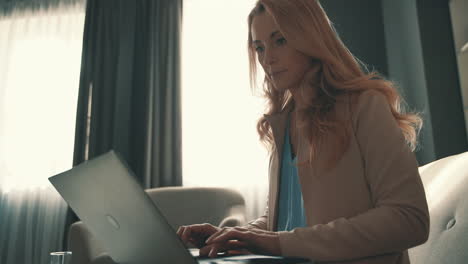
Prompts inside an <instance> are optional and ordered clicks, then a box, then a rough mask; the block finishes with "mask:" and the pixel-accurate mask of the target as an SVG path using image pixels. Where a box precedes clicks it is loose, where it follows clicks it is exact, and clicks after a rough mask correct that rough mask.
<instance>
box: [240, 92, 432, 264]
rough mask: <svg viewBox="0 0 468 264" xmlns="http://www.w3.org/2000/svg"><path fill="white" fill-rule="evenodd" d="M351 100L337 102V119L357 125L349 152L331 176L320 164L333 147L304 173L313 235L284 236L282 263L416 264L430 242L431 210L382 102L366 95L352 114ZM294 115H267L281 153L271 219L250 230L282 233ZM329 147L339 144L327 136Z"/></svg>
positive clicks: (272, 171)
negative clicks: (415, 251)
mask: <svg viewBox="0 0 468 264" xmlns="http://www.w3.org/2000/svg"><path fill="white" fill-rule="evenodd" d="M349 98H350V97H349V96H341V97H339V98H338V101H337V102H336V104H335V111H336V114H338V115H341V117H344V118H351V120H352V128H353V132H354V133H353V134H352V135H351V142H350V146H349V148H348V150H347V151H346V152H345V154H344V155H343V156H342V158H341V159H340V161H339V162H338V164H337V166H335V167H334V168H333V169H331V170H329V171H327V172H325V171H324V170H323V169H322V168H321V166H320V164H322V163H323V162H324V160H323V159H322V160H321V159H320V158H321V157H327V155H328V153H329V151H333V149H331V148H329V147H328V148H327V145H328V146H330V144H323V145H322V146H323V147H321V148H320V151H319V152H318V153H319V156H320V157H319V160H318V162H317V163H315V165H313V166H307V167H300V168H299V169H298V175H299V181H300V184H301V189H302V195H303V199H304V208H305V212H306V216H307V227H302V228H295V229H293V230H292V231H280V232H278V234H279V239H280V247H281V255H283V256H289V257H303V258H307V259H310V260H312V261H314V263H320V262H333V263H343V264H344V263H346V264H350V263H353V264H358V263H359V264H364V263H365V264H371V263H372V264H377V263H379V264H390V263H392V264H407V263H410V262H409V257H408V248H411V247H414V246H417V245H420V244H423V243H424V242H426V241H427V239H428V236H429V210H428V206H427V201H426V195H425V191H424V187H423V184H422V181H421V178H420V175H419V171H418V163H417V160H416V158H415V155H414V153H413V152H411V150H410V148H409V146H408V145H407V144H406V142H405V140H404V137H403V134H402V132H401V130H400V128H399V127H398V125H397V123H396V121H395V119H394V117H393V116H392V114H391V112H390V107H389V104H388V103H387V101H386V98H385V96H384V95H383V94H381V93H380V92H378V91H374V90H369V91H366V92H364V93H362V94H361V95H360V96H359V97H358V103H357V104H355V105H354V106H352V105H351V104H350V99H349ZM291 109H292V107H291V105H288V106H287V107H286V108H285V109H284V110H283V111H282V112H281V113H279V114H274V115H265V118H266V119H267V121H268V122H269V123H270V125H271V127H272V131H273V136H274V140H275V144H276V146H277V147H278V148H277V150H278V151H276V152H274V154H273V155H271V156H270V166H269V195H268V202H267V206H266V210H265V213H264V215H263V216H261V217H260V218H258V219H256V220H253V221H251V222H249V223H248V224H247V226H246V227H249V228H260V229H264V230H269V231H277V230H276V224H277V219H278V215H277V214H278V212H277V211H278V210H277V208H278V191H279V185H280V182H279V180H280V171H281V168H280V162H279V161H281V160H282V157H281V154H282V150H283V141H284V132H285V131H284V130H285V127H286V118H287V115H288V113H289V112H290V111H291ZM348 120H349V119H348ZM298 140H299V144H298V146H297V148H298V150H297V155H298V160H299V161H302V160H304V158H305V157H308V148H307V144H306V141H305V139H304V138H302V137H299V139H298ZM329 140H334V139H333V138H332V137H330V136H328V137H327V139H326V141H325V142H327V141H328V142H330V141H329ZM319 175H320V177H317V176H319Z"/></svg>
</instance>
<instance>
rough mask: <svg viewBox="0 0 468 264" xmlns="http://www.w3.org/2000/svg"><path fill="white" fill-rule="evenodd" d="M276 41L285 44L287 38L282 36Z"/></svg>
mask: <svg viewBox="0 0 468 264" xmlns="http://www.w3.org/2000/svg"><path fill="white" fill-rule="evenodd" d="M276 42H281V44H284V42H286V39H285V38H280V39H278V40H277V41H276Z"/></svg>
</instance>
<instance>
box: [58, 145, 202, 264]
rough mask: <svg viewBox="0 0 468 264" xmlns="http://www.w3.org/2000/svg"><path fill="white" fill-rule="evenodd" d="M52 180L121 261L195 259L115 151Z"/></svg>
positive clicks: (143, 263) (187, 263)
mask: <svg viewBox="0 0 468 264" xmlns="http://www.w3.org/2000/svg"><path fill="white" fill-rule="evenodd" d="M49 181H50V182H51V183H52V185H53V186H54V187H55V188H56V189H57V191H58V192H59V193H60V194H61V196H62V197H63V198H64V199H65V201H66V202H67V203H68V205H69V206H70V207H71V208H72V209H73V211H74V212H75V213H76V214H77V215H78V217H79V218H80V219H81V220H82V221H83V222H84V223H85V224H86V226H87V227H88V228H89V230H90V231H91V232H92V233H93V234H94V235H95V236H96V238H97V239H98V240H100V241H101V242H102V244H103V246H104V247H105V248H106V249H107V252H108V253H109V255H110V256H111V257H112V258H113V259H114V260H115V261H116V262H118V263H120V264H155V263H159V264H162V263H171V264H174V263H178V264H196V263H197V261H196V260H195V259H194V258H193V257H192V255H191V254H190V252H189V251H188V250H187V249H186V248H185V245H184V244H183V243H182V241H181V240H180V239H179V237H178V236H177V234H176V233H175V231H174V230H173V229H172V227H171V226H170V225H169V224H168V223H167V221H166V219H165V218H164V216H163V215H162V214H161V212H160V211H159V210H158V208H157V207H156V206H155V204H154V203H153V201H152V200H151V198H150V197H149V196H148V194H147V193H146V192H145V191H144V190H143V189H142V187H141V186H140V185H139V184H138V182H137V181H136V179H135V177H134V175H133V172H132V171H131V170H130V169H129V167H128V165H127V164H126V162H125V161H124V160H123V159H122V158H121V156H120V155H119V154H118V153H116V152H115V151H110V152H107V153H105V154H103V155H101V156H98V157H96V158H94V159H92V160H89V161H86V162H84V163H82V164H80V165H78V166H76V167H74V168H72V169H70V170H68V171H66V172H63V173H60V174H58V175H55V176H53V177H50V178H49Z"/></svg>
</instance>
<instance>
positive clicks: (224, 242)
mask: <svg viewBox="0 0 468 264" xmlns="http://www.w3.org/2000/svg"><path fill="white" fill-rule="evenodd" d="M206 244H207V247H210V246H211V250H210V252H209V253H208V256H209V257H211V258H212V257H216V256H217V254H218V252H220V251H228V250H229V249H239V248H244V249H246V250H248V251H249V252H251V253H253V254H260V255H272V256H280V255H281V248H280V243H279V236H278V233H277V232H271V231H265V230H261V229H247V228H242V227H224V228H222V229H220V230H219V231H217V232H216V233H213V234H212V235H211V236H210V237H209V238H208V239H207V240H206ZM200 253H201V250H200Z"/></svg>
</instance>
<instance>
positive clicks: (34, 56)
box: [0, 0, 85, 264]
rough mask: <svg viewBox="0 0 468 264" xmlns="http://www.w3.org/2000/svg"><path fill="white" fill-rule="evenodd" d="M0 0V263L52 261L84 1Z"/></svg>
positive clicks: (61, 218) (58, 245)
mask: <svg viewBox="0 0 468 264" xmlns="http://www.w3.org/2000/svg"><path fill="white" fill-rule="evenodd" d="M55 2H56V3H55V5H49V4H50V2H48V1H41V0H35V1H2V0H0V58H1V59H0V263H1V264H18V263H32V264H49V261H50V260H49V254H50V252H53V251H61V250H63V248H62V239H63V233H64V232H63V230H64V226H65V215H66V212H67V207H66V203H65V202H64V201H63V199H62V198H61V197H60V195H59V194H58V193H57V192H56V191H55V189H54V188H53V187H52V185H51V184H50V183H49V182H48V181H47V178H48V177H50V176H52V175H54V174H58V173H60V172H62V171H64V170H67V169H69V168H71V167H72V160H73V157H72V154H73V137H74V129H75V122H74V116H75V111H76V97H77V91H78V83H79V82H78V76H79V63H80V53H81V43H82V37H83V24H84V11H85V1H84V0H83V1H73V2H69V1H64V2H60V1H55Z"/></svg>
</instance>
